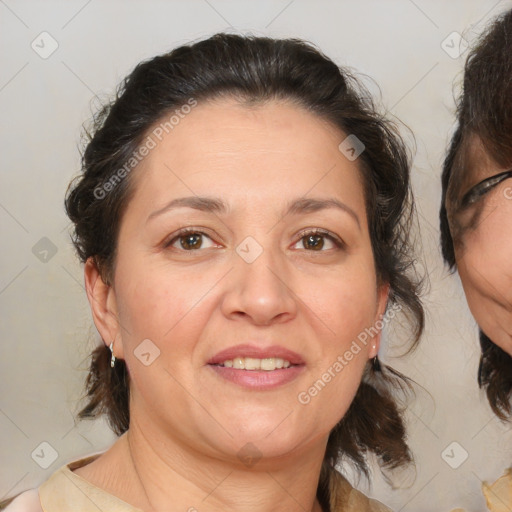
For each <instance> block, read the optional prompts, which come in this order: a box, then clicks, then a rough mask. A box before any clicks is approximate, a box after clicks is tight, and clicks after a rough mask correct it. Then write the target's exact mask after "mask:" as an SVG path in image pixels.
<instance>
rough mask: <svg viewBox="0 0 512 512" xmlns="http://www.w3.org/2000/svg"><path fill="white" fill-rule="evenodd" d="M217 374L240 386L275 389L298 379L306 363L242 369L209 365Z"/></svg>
mask: <svg viewBox="0 0 512 512" xmlns="http://www.w3.org/2000/svg"><path fill="white" fill-rule="evenodd" d="M208 366H210V368H212V369H213V371H214V372H215V373H217V375H220V376H221V377H222V378H224V379H226V380H229V381H231V382H234V383H235V384H238V385H239V386H242V387H244V388H249V389H255V390H267V389H274V388H277V387H279V386H282V385H283V384H287V383H288V382H291V381H292V380H294V379H296V378H297V377H298V376H299V374H300V373H302V371H303V370H304V365H296V366H290V367H289V368H282V369H279V370H271V371H265V370H240V369H236V368H228V367H226V366H218V365H213V364H210V365H208Z"/></svg>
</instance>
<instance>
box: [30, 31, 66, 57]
mask: <svg viewBox="0 0 512 512" xmlns="http://www.w3.org/2000/svg"><path fill="white" fill-rule="evenodd" d="M30 46H31V47H32V50H34V51H35V52H36V53H37V54H38V55H39V57H41V58H42V59H47V58H48V57H50V56H51V55H52V54H53V53H54V52H55V51H56V50H57V48H58V47H59V43H58V42H57V41H56V39H55V38H54V37H53V36H52V35H51V34H49V33H48V32H41V33H40V34H39V35H38V36H37V37H36V38H35V39H34V40H33V41H32V43H31V44H30Z"/></svg>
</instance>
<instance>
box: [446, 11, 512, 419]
mask: <svg viewBox="0 0 512 512" xmlns="http://www.w3.org/2000/svg"><path fill="white" fill-rule="evenodd" d="M476 143H479V144H482V146H483V148H484V150H485V152H486V153H487V154H488V155H489V156H490V157H491V158H492V160H493V161H494V162H496V164H497V165H498V166H500V167H507V166H511V165H512V10H510V11H507V12H505V13H503V14H501V15H500V16H499V17H498V18H497V19H495V20H494V22H493V23H492V24H491V25H490V26H489V28H488V29H487V30H486V32H485V33H484V34H483V35H482V36H481V37H480V39H479V41H478V43H477V44H476V45H475V46H474V48H473V49H472V50H471V52H470V53H469V56H468V58H467V60H466V65H465V68H464V81H463V89H462V94H461V96H460V98H459V99H458V102H457V126H456V130H455V133H454V135H453V137H452V140H451V143H450V146H449V149H448V153H447V155H446V158H445V161H444V165H443V173H442V178H441V184H442V200H441V210H440V226H441V248H442V253H443V258H444V260H445V262H446V263H447V265H448V266H449V268H450V270H452V271H453V270H454V269H455V267H456V260H455V246H456V245H457V244H460V243H462V238H463V235H464V232H465V229H464V228H462V227H460V226H458V224H457V222H456V221H454V222H453V223H452V225H451V228H450V224H449V222H448V213H451V212H453V211H454V210H455V209H456V208H457V205H458V202H459V201H460V198H461V196H462V192H463V191H462V183H463V181H464V179H465V178H467V172H468V171H467V170H468V167H469V165H470V164H471V158H472V155H474V152H472V149H474V145H475V144H476ZM478 219H479V215H478V212H477V214H476V215H475V216H474V217H473V219H472V222H471V224H469V225H468V226H467V227H466V229H468V228H472V227H474V225H475V223H476V222H478ZM480 346H481V349H482V356H481V359H480V365H479V369H478V383H479V385H480V387H482V388H484V389H485V390H486V393H487V397H488V399H489V403H490V405H491V407H492V409H493V411H494V412H495V413H496V414H497V415H498V416H499V417H500V418H501V419H506V418H507V417H509V416H510V415H511V413H512V407H511V403H510V398H511V395H512V357H510V356H509V355H508V354H507V353H506V352H505V351H503V350H502V349H501V348H500V347H498V346H497V345H496V344H494V343H493V342H492V341H491V340H490V339H489V338H488V337H487V336H486V335H485V333H483V332H482V331H481V330H480Z"/></svg>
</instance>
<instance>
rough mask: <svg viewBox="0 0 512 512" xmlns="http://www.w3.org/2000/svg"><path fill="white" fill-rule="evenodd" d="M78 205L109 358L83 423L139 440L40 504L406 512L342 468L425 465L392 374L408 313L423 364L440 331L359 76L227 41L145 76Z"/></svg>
mask: <svg viewBox="0 0 512 512" xmlns="http://www.w3.org/2000/svg"><path fill="white" fill-rule="evenodd" d="M66 208H67V212H68V215H69V217H70V218H71V220H72V221H73V222H74V225H75V236H74V244H75V246H76V249H77V252H78V255H79V257H80V259H81V261H83V262H84V263H85V269H84V273H85V282H86V290H87V296H88V298H89V302H90V305H91V310H92V314H93V318H94V322H95V325H96V327H97V329H98V331H99V333H100V335H101V338H102V340H103V344H102V345H101V347H98V348H97V349H96V350H95V351H94V353H93V355H92V363H91V370H90V374H89V377H88V380H87V392H88V399H89V402H88V404H87V406H86V407H85V408H84V409H83V410H82V411H81V413H80V416H81V417H82V418H85V417H96V416H98V415H100V414H102V413H104V414H106V415H107V418H108V420H109V422H110V425H111V427H112V429H113V430H114V431H115V432H116V433H117V434H118V435H119V436H120V437H119V439H118V440H117V441H116V442H115V443H114V445H113V446H112V447H111V448H110V449H109V450H107V451H106V452H105V453H103V454H99V455H98V454H96V455H95V456H93V457H90V458H86V459H81V460H79V461H75V462H74V463H71V464H69V465H66V466H63V467H62V468H61V469H59V471H57V472H56V473H54V475H53V476H52V477H51V478H50V479H49V480H48V481H47V482H45V483H44V484H43V485H42V486H41V487H40V488H39V492H38V494H39V496H38V497H37V496H36V500H34V501H37V503H38V500H39V499H40V502H41V505H42V507H43V508H44V510H45V511H47V512H54V511H57V510H64V509H68V508H69V507H70V503H73V506H74V508H73V510H88V509H90V507H91V501H92V502H94V504H95V506H98V507H99V508H100V509H103V510H119V511H134V510H173V511H174V510H177V511H178V510H180V511H181V510H188V511H196V510H197V511H200V512H202V511H217V510H244V511H251V510H253V511H267V510H272V511H281V510H282V511H284V510H286V511H299V510H300V511H304V510H307V511H315V512H318V511H332V512H334V511H341V510H343V511H350V510H352V511H356V510H357V511H358V512H359V511H365V510H368V511H369V510H372V511H375V510H388V509H387V508H386V507H384V506H383V505H380V504H378V503H377V502H376V501H374V500H370V499H368V498H366V497H365V496H364V495H362V494H361V493H360V492H358V491H356V490H354V489H353V488H352V487H351V485H350V484H349V483H348V481H347V480H346V479H345V478H344V477H343V476H342V475H341V473H339V472H338V471H337V470H336V469H335V465H336V464H337V463H338V462H339V461H342V460H346V461H347V462H348V461H352V462H353V463H354V464H355V465H356V467H357V468H358V469H359V470H360V471H362V472H363V473H365V472H367V470H368V468H367V463H366V455H367V454H368V453H374V454H375V455H376V456H377V458H378V460H379V462H380V464H381V467H382V469H383V470H388V469H389V470H392V469H394V468H397V467H399V466H402V465H405V464H407V463H409V462H411V460H412V457H411V454H410V452H409V449H408V447H407V444H406V442H405V430H404V425H403V423H402V419H401V412H400V410H399V408H398V405H397V403H396V399H395V398H394V396H393V393H392V388H393V387H394V386H398V387H399V386H400V384H403V382H404V380H403V379H402V378H401V376H400V375H399V374H397V373H396V372H394V371H393V370H392V369H390V368H387V367H386V366H385V365H381V364H380V363H379V360H378V357H377V355H378V350H379V344H380V331H381V329H382V327H383V326H384V325H385V323H386V322H387V321H388V320H389V319H390V318H391V317H392V316H394V315H395V314H396V312H397V310H400V309H402V308H404V309H405V310H406V313H408V316H409V317H410V318H411V320H412V324H413V325H412V328H413V329H412V330H413V342H412V345H415V344H416V342H417V340H418V338H419V336H420V334H421V332H422V329H423V320H424V319H423V310H422V306H421V303H420V302H419V299H418V295H417V291H418V289H417V284H416V283H415V282H413V281H412V280H411V278H410V277H409V274H406V273H405V272H404V269H405V268H408V266H409V265H410V262H411V260H410V258H409V242H408V222H409V219H410V213H411V208H412V205H411V196H410V189H409V166H408V159H407V155H406V151H405V148H404V146H403V143H402V141H401V139H400V137H399V136H398V135H397V134H396V133H395V131H394V129H393V127H392V125H390V124H389V123H388V122H387V121H385V120H384V119H383V118H382V117H381V116H380V115H379V114H378V113H377V112H376V111H375V109H374V107H373V104H372V103H371V100H369V99H368V97H367V95H366V93H365V92H364V91H362V90H360V89H358V86H357V83H356V82H355V80H354V79H353V78H352V77H350V76H349V75H348V74H347V73H346V72H345V71H344V70H342V69H339V68H338V67H337V66H336V65H335V64H334V63H333V62H332V61H331V60H329V59H328V58H327V57H325V56H324V55H323V54H321V53H320V52H319V51H318V50H316V49H315V48H313V47H312V46H311V45H309V44H306V43H304V42H302V41H299V40H273V39H269V38H258V37H243V36H239V35H228V34H217V35H215V36H213V37H211V38H209V39H207V40H205V41H201V42H198V43H195V44H192V45H189V46H183V47H180V48H177V49H175V50H173V51H172V52H170V53H169V54H166V55H162V56H159V57H156V58H154V59H152V60H149V61H147V62H144V63H141V64H140V65H138V66H137V67H136V69H135V70H134V71H133V72H132V73H131V75H130V76H129V77H128V78H127V79H126V81H125V82H124V84H123V86H122V88H121V90H120V91H119V93H118V95H117V98H116V100H115V101H114V102H113V104H112V105H111V106H109V107H107V108H105V109H104V110H103V111H102V112H101V114H100V115H99V116H98V118H97V119H96V127H95V130H94V135H93V137H92V139H91V141H90V142H89V144H88V146H87V148H86V150H85V153H84V156H83V173H82V174H81V175H80V176H79V177H78V178H77V180H76V181H75V182H74V183H73V184H72V186H71V188H70V190H69V192H68V195H67V198H66ZM29 492H30V491H29ZM32 494H33V495H34V493H33V491H32ZM24 498H26V499H30V498H29V497H28V496H27V494H25V495H23V494H22V495H21V496H20V497H19V498H18V499H19V500H22V499H24ZM15 503H16V501H14V504H15ZM37 503H36V505H37ZM14 504H13V506H15V505H14ZM7 510H10V509H9V508H8V509H7Z"/></svg>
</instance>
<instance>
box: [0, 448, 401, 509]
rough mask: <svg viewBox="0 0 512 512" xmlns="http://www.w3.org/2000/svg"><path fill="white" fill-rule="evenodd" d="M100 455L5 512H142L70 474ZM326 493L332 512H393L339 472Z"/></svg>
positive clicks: (60, 473)
mask: <svg viewBox="0 0 512 512" xmlns="http://www.w3.org/2000/svg"><path fill="white" fill-rule="evenodd" d="M100 455H101V453H99V454H95V455H89V456H88V457H85V458H82V459H79V460H76V461H74V462H71V463H69V464H66V465H64V466H62V467H61V468H60V469H58V470H57V471H56V472H55V473H53V474H52V475H51V476H50V478H49V479H48V480H47V481H46V482H44V483H43V484H42V485H41V486H40V487H39V488H38V489H31V490H29V491H25V492H23V493H21V494H20V495H19V496H18V497H17V498H16V499H15V500H14V501H12V502H11V503H10V504H9V505H8V506H7V508H6V509H4V510H5V512H106V511H108V512H142V510H140V509H138V508H135V507H133V506H132V505H130V504H128V503H126V502H125V501H123V500H121V499H119V498H117V497H116V496H114V495H112V494H109V493H108V492H106V491H104V490H103V489H101V488H99V487H96V486H95V485H93V484H91V483H90V482H88V481H87V480H85V479H84V478H82V477H81V476H79V475H77V474H76V473H73V470H74V469H77V468H79V467H81V466H85V465H87V464H89V463H90V462H92V461H93V460H94V459H96V458H98V457H99V456H100ZM329 490H330V505H331V512H392V511H391V509H389V508H388V507H385V506H384V505H382V503H380V502H378V501H376V500H372V499H369V498H367V497H366V496H365V495H364V494H362V493H361V492H359V491H358V490H356V489H354V488H353V487H352V486H351V485H350V484H349V483H348V481H347V480H346V479H345V478H344V477H343V476H342V475H341V474H340V473H338V472H333V473H331V476H330V479H329ZM37 491H39V492H37Z"/></svg>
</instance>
